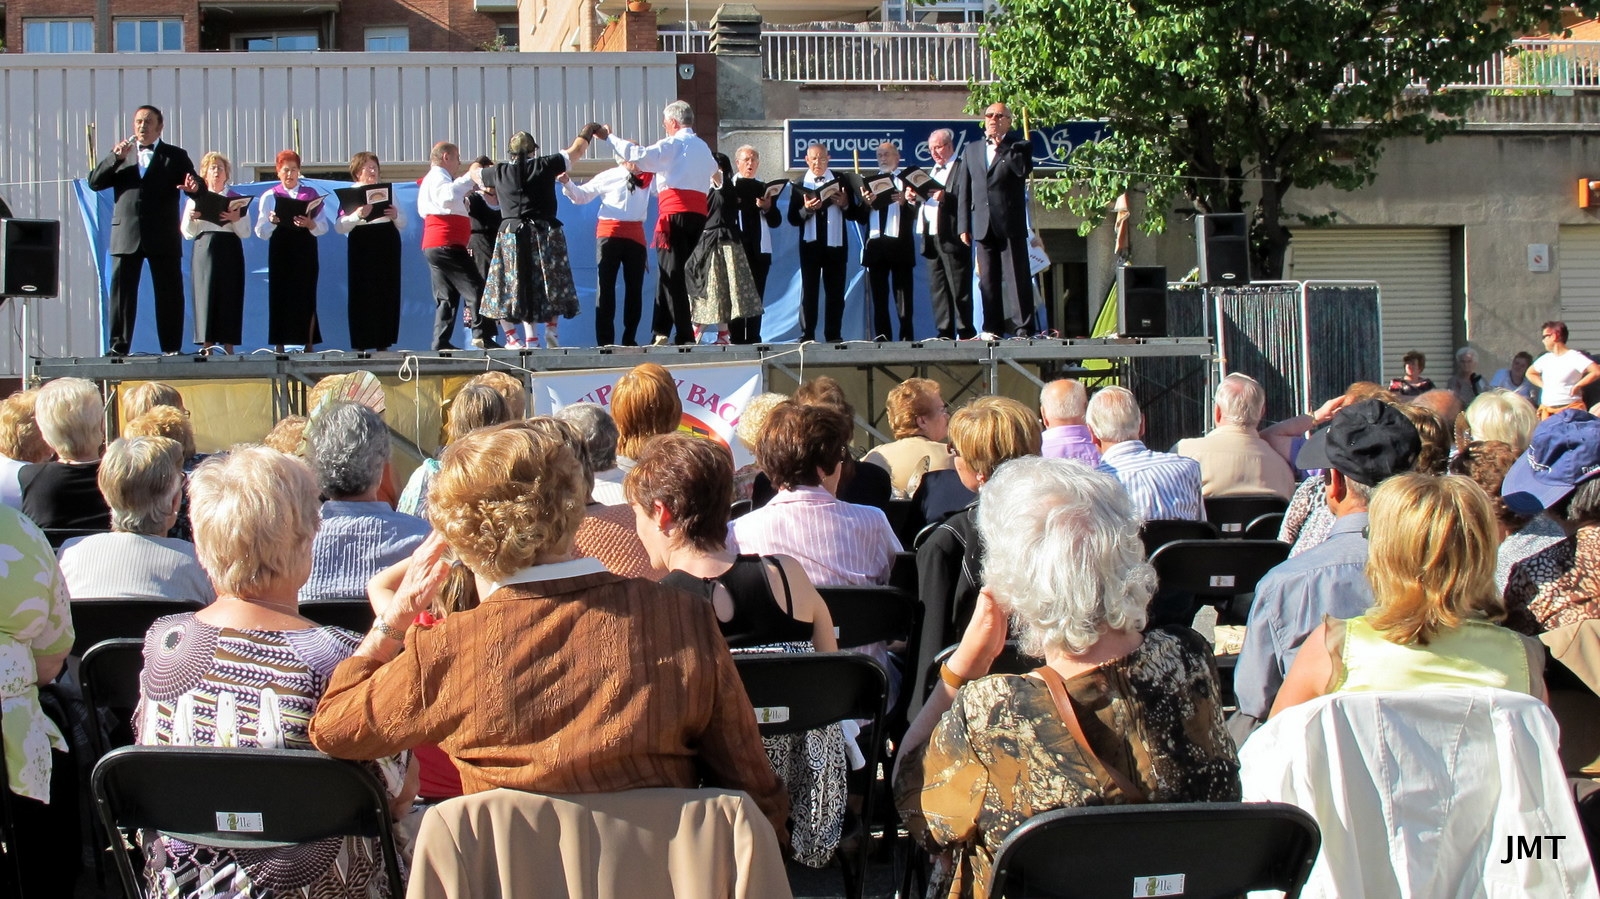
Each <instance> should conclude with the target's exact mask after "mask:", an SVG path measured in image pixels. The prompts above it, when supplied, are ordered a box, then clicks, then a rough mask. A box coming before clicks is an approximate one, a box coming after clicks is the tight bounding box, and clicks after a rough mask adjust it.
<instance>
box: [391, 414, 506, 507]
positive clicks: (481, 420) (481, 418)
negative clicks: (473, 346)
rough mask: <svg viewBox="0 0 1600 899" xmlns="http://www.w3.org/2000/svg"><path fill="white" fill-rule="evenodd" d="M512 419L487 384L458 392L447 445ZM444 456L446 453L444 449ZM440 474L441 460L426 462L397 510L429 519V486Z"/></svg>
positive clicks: (448, 424)
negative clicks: (461, 437)
mask: <svg viewBox="0 0 1600 899" xmlns="http://www.w3.org/2000/svg"><path fill="white" fill-rule="evenodd" d="M511 420H512V416H511V410H510V409H509V408H508V407H507V406H506V401H505V398H504V397H503V396H501V394H500V393H499V392H498V391H496V390H495V389H494V388H492V387H489V386H487V385H484V384H468V385H467V386H465V387H463V388H461V389H460V390H458V391H456V395H455V397H454V398H452V399H451V400H450V412H449V417H448V418H447V419H446V420H445V425H444V445H445V446H449V445H450V442H451V441H452V440H455V439H456V438H457V437H460V436H461V435H462V434H465V433H467V432H468V431H472V430H474V429H476V428H484V427H488V426H489V425H497V424H499V423H501V422H503V421H511ZM440 453H441V454H442V453H443V448H441V449H440ZM438 473H439V460H438V458H432V459H423V460H422V464H421V465H418V466H417V468H416V470H415V471H413V472H411V479H410V480H408V481H406V486H405V489H404V490H401V491H400V501H399V503H397V504H396V505H395V510H396V511H399V512H404V513H406V514H407V515H415V516H416V517H418V518H424V519H425V518H427V517H428V485H429V484H431V483H432V482H433V476H434V475H436V474H438Z"/></svg>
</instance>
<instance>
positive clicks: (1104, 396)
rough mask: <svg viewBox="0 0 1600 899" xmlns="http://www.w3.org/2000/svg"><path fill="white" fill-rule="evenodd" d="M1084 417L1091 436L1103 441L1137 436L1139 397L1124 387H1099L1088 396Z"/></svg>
mask: <svg viewBox="0 0 1600 899" xmlns="http://www.w3.org/2000/svg"><path fill="white" fill-rule="evenodd" d="M1083 418H1084V423H1086V424H1087V425H1088V426H1089V430H1090V431H1092V432H1093V433H1094V436H1096V437H1098V438H1100V439H1101V440H1102V441H1104V442H1106V443H1122V442H1123V441H1126V440H1138V439H1139V425H1140V424H1141V423H1142V422H1143V421H1144V416H1143V413H1141V412H1140V411H1139V401H1138V399H1136V398H1135V397H1134V395H1133V391H1131V390H1129V389H1128V388H1126V387H1102V388H1100V391H1099V392H1098V393H1096V394H1095V395H1094V398H1093V399H1091V400H1089V408H1088V409H1087V410H1085V411H1084V416H1083Z"/></svg>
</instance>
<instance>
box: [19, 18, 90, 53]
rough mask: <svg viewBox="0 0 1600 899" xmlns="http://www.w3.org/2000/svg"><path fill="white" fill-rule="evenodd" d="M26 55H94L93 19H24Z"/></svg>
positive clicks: (23, 30) (23, 49) (23, 40)
mask: <svg viewBox="0 0 1600 899" xmlns="http://www.w3.org/2000/svg"><path fill="white" fill-rule="evenodd" d="M22 51H23V52H24V53H93V52H94V20H93V19H23V20H22Z"/></svg>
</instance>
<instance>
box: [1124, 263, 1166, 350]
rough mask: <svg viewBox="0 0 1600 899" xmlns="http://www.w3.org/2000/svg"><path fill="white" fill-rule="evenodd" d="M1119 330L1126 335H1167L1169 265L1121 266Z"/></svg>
mask: <svg viewBox="0 0 1600 899" xmlns="http://www.w3.org/2000/svg"><path fill="white" fill-rule="evenodd" d="M1117 333H1118V334H1120V335H1121V336H1123V337H1165V336H1167V267H1166V266H1164V265H1125V266H1123V267H1122V268H1119V269H1117Z"/></svg>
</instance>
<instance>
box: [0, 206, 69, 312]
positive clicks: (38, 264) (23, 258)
mask: <svg viewBox="0 0 1600 899" xmlns="http://www.w3.org/2000/svg"><path fill="white" fill-rule="evenodd" d="M60 276H61V223H60V222H57V221H52V220H49V219H0V297H53V296H56V295H57V293H58V291H59V282H60Z"/></svg>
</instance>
